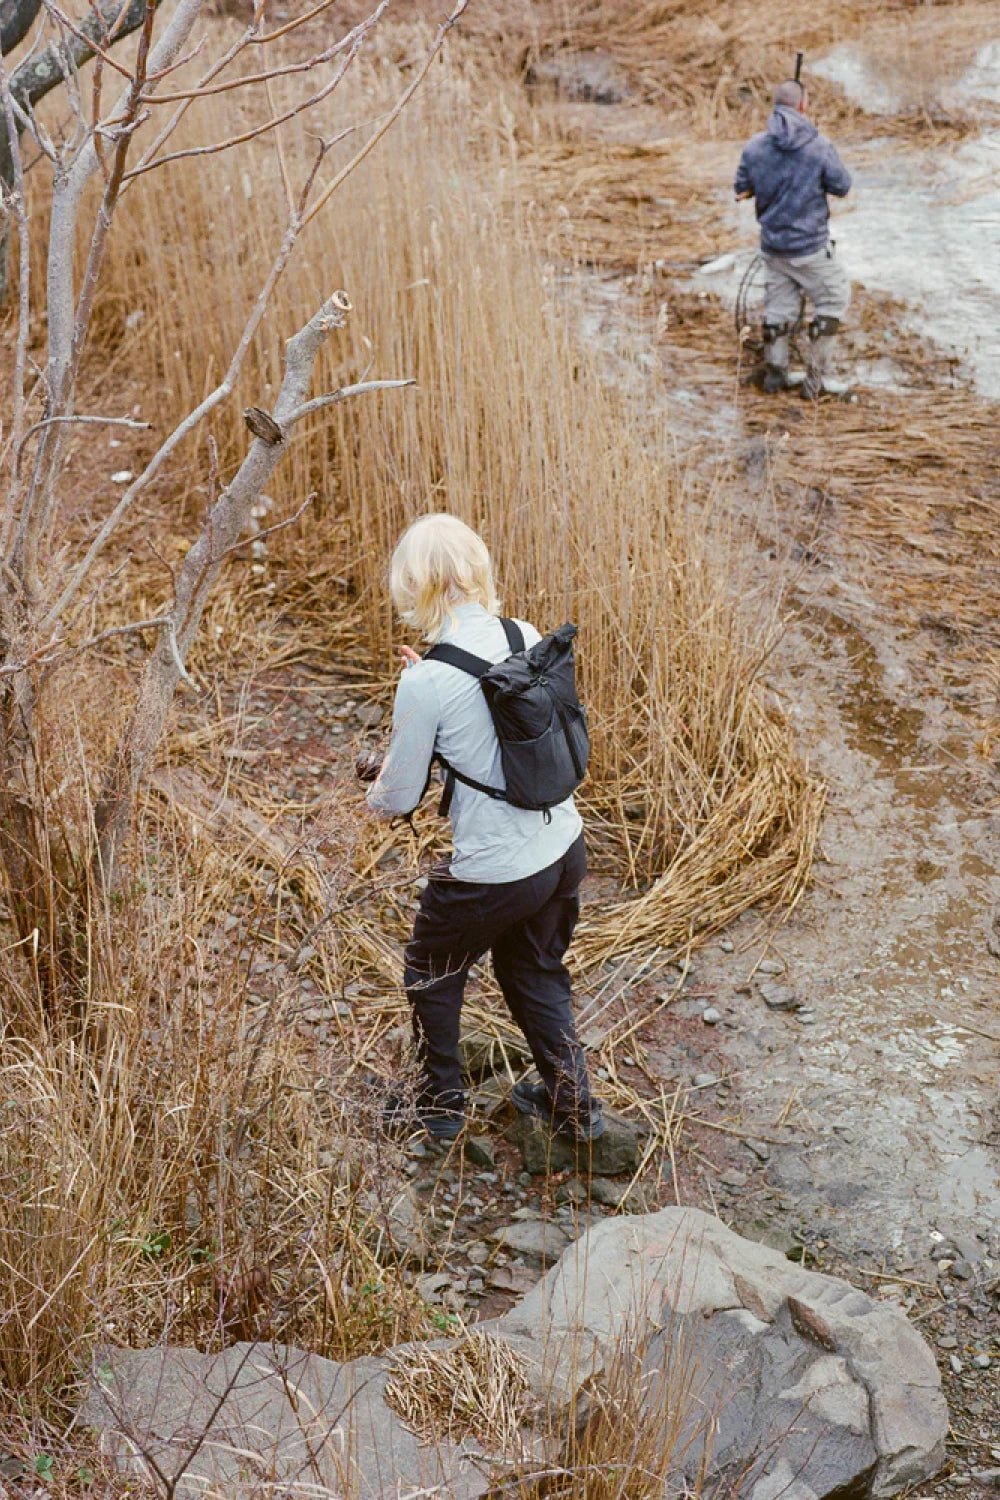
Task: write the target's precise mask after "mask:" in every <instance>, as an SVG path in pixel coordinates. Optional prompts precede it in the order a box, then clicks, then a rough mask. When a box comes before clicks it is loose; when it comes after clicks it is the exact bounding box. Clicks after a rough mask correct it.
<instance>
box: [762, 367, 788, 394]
mask: <svg viewBox="0 0 1000 1500" xmlns="http://www.w3.org/2000/svg"><path fill="white" fill-rule="evenodd" d="M760 388H761V390H762V391H763V392H764V394H765V396H776V395H777V394H778V392H779V391H787V389H788V370H787V369H782V368H781V366H780V365H767V366H766V368H765V370H764V374H763V377H762V378H761V382H760Z"/></svg>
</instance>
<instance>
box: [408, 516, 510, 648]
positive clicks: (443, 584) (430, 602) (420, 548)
mask: <svg viewBox="0 0 1000 1500" xmlns="http://www.w3.org/2000/svg"><path fill="white" fill-rule="evenodd" d="M389 589H390V592H391V594H392V602H393V604H394V605H395V606H396V610H397V612H398V613H399V615H400V617H401V618H402V619H403V620H405V621H406V623H407V624H408V625H412V626H413V627H414V629H416V630H418V631H419V632H420V634H421V635H422V636H423V638H424V640H426V641H437V640H440V638H441V634H442V632H443V631H444V628H445V626H446V624H447V623H448V620H449V619H450V618H451V616H452V612H453V611H454V609H455V608H456V606H457V605H459V604H467V603H470V602H471V603H475V604H481V605H482V606H483V608H484V609H486V610H489V612H490V614H491V615H495V614H499V612H500V605H499V603H498V601H497V596H496V591H495V588H494V584H493V563H492V562H491V560H490V554H489V552H488V551H487V550H486V543H485V542H484V541H483V539H482V537H481V536H478V535H477V534H476V532H474V531H473V530H472V527H471V526H466V524H465V522H464V521H460V520H459V519H458V517H457V516H449V515H442V514H439V515H431V516H421V517H420V519H419V521H414V523H413V525H412V526H410V527H408V529H407V530H406V531H405V532H404V533H403V535H402V536H401V537H400V539H399V542H398V543H397V545H396V550H395V552H394V553H393V554H392V562H391V564H390V566H389Z"/></svg>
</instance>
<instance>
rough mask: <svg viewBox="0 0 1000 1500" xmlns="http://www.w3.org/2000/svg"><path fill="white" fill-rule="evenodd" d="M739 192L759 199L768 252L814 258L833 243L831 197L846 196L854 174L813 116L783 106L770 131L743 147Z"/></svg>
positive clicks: (763, 242)
mask: <svg viewBox="0 0 1000 1500" xmlns="http://www.w3.org/2000/svg"><path fill="white" fill-rule="evenodd" d="M734 190H735V192H736V194H737V196H742V194H744V193H747V192H749V193H752V194H753V196H754V198H755V199H756V202H757V219H758V222H759V223H760V247H761V249H762V250H764V251H766V252H768V253H769V254H771V255H784V256H790V257H797V256H800V255H812V254H814V253H815V251H817V250H822V249H823V247H824V246H825V244H826V242H827V223H828V220H829V217H830V211H829V209H828V207H827V202H826V195H827V193H833V194H834V195H835V197H837V198H844V197H846V195H847V194H848V193H849V192H850V190H851V174H850V173H849V172H848V171H847V168H846V167H845V166H844V164H843V162H842V161H841V159H840V157H839V156H838V155H837V152H836V149H835V147H834V146H833V145H832V144H831V143H830V142H829V141H828V140H827V139H826V137H825V136H823V135H820V133H819V131H818V130H817V129H816V126H815V125H814V124H813V122H812V121H811V120H810V119H809V118H808V116H807V115H804V114H802V113H801V111H800V110H797V109H794V108H792V107H791V106H790V105H786V104H779V105H777V106H776V107H775V109H774V111H773V112H772V114H771V118H770V119H769V120H768V122H767V129H766V130H762V131H761V133H760V134H759V135H755V136H754V137H753V139H752V140H751V141H749V142H748V143H747V145H746V146H745V147H744V148H743V155H742V156H741V157H740V164H739V168H738V170H737V172H736V181H735V183H734Z"/></svg>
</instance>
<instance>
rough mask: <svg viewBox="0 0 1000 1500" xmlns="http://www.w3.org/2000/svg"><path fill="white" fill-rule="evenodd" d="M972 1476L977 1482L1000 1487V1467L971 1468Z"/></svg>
mask: <svg viewBox="0 0 1000 1500" xmlns="http://www.w3.org/2000/svg"><path fill="white" fill-rule="evenodd" d="M972 1477H973V1479H974V1480H975V1481H976V1483H977V1484H989V1485H994V1486H995V1487H996V1488H997V1489H1000V1469H973V1471H972Z"/></svg>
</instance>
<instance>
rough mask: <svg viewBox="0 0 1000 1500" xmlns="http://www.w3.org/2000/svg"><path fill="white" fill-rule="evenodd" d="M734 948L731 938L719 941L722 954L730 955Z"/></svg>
mask: <svg viewBox="0 0 1000 1500" xmlns="http://www.w3.org/2000/svg"><path fill="white" fill-rule="evenodd" d="M735 946H736V944H735V943H734V942H733V940H732V938H720V939H719V947H720V948H721V950H722V952H723V953H732V951H733V949H734V948H735Z"/></svg>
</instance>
